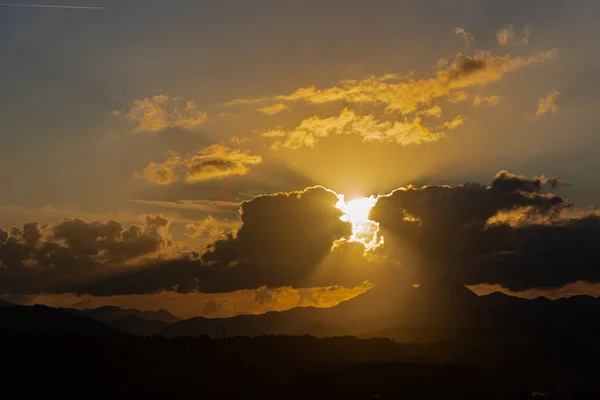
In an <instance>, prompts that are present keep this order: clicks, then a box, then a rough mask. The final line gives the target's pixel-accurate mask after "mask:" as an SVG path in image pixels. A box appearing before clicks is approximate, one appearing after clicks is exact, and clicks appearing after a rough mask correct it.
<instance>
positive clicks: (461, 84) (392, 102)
mask: <svg viewBox="0 0 600 400" xmlns="http://www.w3.org/2000/svg"><path fill="white" fill-rule="evenodd" d="M556 55H557V50H556V49H553V50H549V51H545V52H541V53H538V54H535V55H533V56H530V57H512V56H510V55H506V56H492V55H491V54H490V53H489V52H487V51H479V52H477V53H475V54H474V55H472V56H465V55H462V54H458V55H457V56H456V58H455V60H454V61H453V62H452V63H450V64H449V65H447V66H445V67H444V68H442V69H440V70H438V71H437V72H436V73H435V74H434V75H433V76H430V77H424V78H422V79H415V78H414V77H413V76H412V75H409V76H407V77H403V78H400V77H398V76H396V75H390V74H386V75H383V76H379V77H375V76H372V77H369V78H367V79H364V80H343V81H341V82H340V83H339V85H337V86H333V87H330V88H325V89H317V88H316V87H314V86H309V87H306V88H299V89H298V90H296V91H295V92H293V93H291V94H289V95H279V96H275V97H274V98H273V100H275V101H280V102H288V101H305V102H308V103H311V104H323V103H329V102H335V101H344V102H353V103H370V104H382V105H384V106H386V110H387V111H388V112H401V113H404V114H410V113H414V112H416V111H419V110H421V109H429V108H431V107H433V106H435V105H437V104H435V103H434V102H435V101H436V100H439V99H443V98H445V99H446V100H448V101H451V102H457V101H461V100H464V99H466V98H467V96H468V95H467V93H466V92H465V89H468V88H470V87H474V86H484V85H486V84H488V83H492V82H496V81H499V80H500V79H502V77H503V76H504V74H506V73H507V72H512V71H516V70H519V69H521V68H524V67H526V66H529V65H532V64H534V63H541V62H545V61H550V60H554V59H555V58H556ZM237 101H238V102H239V101H241V100H237Z"/></svg>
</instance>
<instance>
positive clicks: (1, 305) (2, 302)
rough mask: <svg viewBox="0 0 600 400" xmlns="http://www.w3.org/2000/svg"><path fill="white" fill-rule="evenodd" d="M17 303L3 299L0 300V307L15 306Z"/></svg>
mask: <svg viewBox="0 0 600 400" xmlns="http://www.w3.org/2000/svg"><path fill="white" fill-rule="evenodd" d="M17 306H18V304H15V303H11V302H8V301H5V300H0V307H17Z"/></svg>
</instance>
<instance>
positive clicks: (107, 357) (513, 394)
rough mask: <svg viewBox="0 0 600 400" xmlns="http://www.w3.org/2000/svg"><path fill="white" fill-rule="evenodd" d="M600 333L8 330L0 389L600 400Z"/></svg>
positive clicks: (51, 393) (117, 394)
mask: <svg viewBox="0 0 600 400" xmlns="http://www.w3.org/2000/svg"><path fill="white" fill-rule="evenodd" d="M598 333H600V332H596V331H585V332H576V331H555V332H548V334H547V335H545V336H544V337H545V338H546V340H544V341H539V340H526V339H523V336H519V337H518V338H516V339H515V340H511V337H510V334H508V333H507V335H508V336H507V337H506V340H501V341H493V342H490V343H482V342H481V341H478V340H475V339H476V338H471V337H464V338H461V339H460V340H455V341H452V342H441V343H436V344H424V345H408V344H399V343H395V342H393V341H391V340H389V339H368V340H364V339H362V340H361V339H356V338H352V337H337V338H322V339H317V338H313V337H310V336H296V337H292V336H260V337H257V338H252V339H251V338H242V337H237V338H229V339H225V340H216V339H209V338H207V337H198V338H177V339H165V338H162V337H155V338H140V337H134V336H107V337H102V338H100V337H97V336H96V337H89V336H81V335H79V336H72V335H68V336H67V335H64V334H52V335H48V334H46V335H33V334H23V333H21V334H17V333H11V332H8V331H4V332H3V333H1V337H0V339H1V340H2V343H3V346H2V351H1V352H2V356H1V359H2V363H1V364H0V365H1V367H0V368H1V371H0V377H1V379H2V384H3V386H2V391H3V392H4V393H5V394H6V393H13V397H16V398H41V397H42V396H43V397H44V398H47V397H49V398H77V399H82V400H86V399H109V398H110V399H115V398H116V399H137V398H139V399H219V398H252V399H254V398H257V399H286V398H290V399H314V398H323V399H331V398H344V399H346V398H347V399H461V400H467V399H478V400H480V399H502V400H504V399H529V398H544V399H552V398H560V399H598V398H600V380H598V379H597V378H598V376H600V366H599V363H598V359H599V357H600V345H599V344H598V342H597V338H598V337H599V335H598ZM541 393H543V394H544V396H541ZM534 395H535V397H533V396H534Z"/></svg>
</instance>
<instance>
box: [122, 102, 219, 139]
mask: <svg viewBox="0 0 600 400" xmlns="http://www.w3.org/2000/svg"><path fill="white" fill-rule="evenodd" d="M170 102H171V99H169V96H165V95H157V96H153V97H149V98H146V99H141V100H134V101H133V103H132V105H131V107H130V108H129V109H128V110H127V111H126V112H125V113H124V114H125V115H126V116H127V118H128V119H130V120H131V121H135V122H137V124H138V126H137V127H136V128H135V131H136V132H148V131H150V132H158V131H162V130H164V129H167V128H183V129H194V128H196V127H198V126H200V125H202V124H204V123H205V122H206V121H207V120H208V114H207V113H205V112H204V111H202V110H200V108H199V107H198V105H197V104H196V103H195V102H193V101H188V102H187V103H186V104H185V107H184V108H183V109H180V108H176V107H175V108H173V107H170V108H168V107H167V105H168V104H169V103H170ZM113 114H114V115H121V114H122V112H121V111H119V110H117V111H115V112H114V113H113Z"/></svg>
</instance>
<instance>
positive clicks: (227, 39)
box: [0, 0, 600, 317]
mask: <svg viewBox="0 0 600 400" xmlns="http://www.w3.org/2000/svg"><path fill="white" fill-rule="evenodd" d="M25 4H27V5H39V6H48V5H53V6H65V7H62V8H61V7H19V6H18V5H25ZM77 7H80V8H77ZM85 7H90V8H85ZM94 7H95V8H94ZM599 8H600V5H597V4H595V3H594V2H590V1H583V0H576V1H572V0H571V1H566V0H564V1H562V0H530V1H527V2H523V1H517V0H507V1H503V2H498V1H492V0H480V1H475V0H459V1H448V0H427V1H416V0H413V1H408V0H402V1H391V0H387V1H384V0H374V1H370V2H368V3H367V2H364V1H353V0H347V1H343V2H342V1H334V0H332V1H312V0H303V1H297V0H290V1H285V2H282V1H267V0H261V1H253V2H249V1H241V0H226V1H205V0H202V1H198V0H194V1H190V0H178V1H177V2H176V4H174V3H173V2H168V1H165V0H143V1H142V0H126V1H123V0H121V1H116V0H115V1H103V0H95V1H91V0H90V1H84V0H81V1H67V0H65V1H64V2H47V1H38V2H30V1H28V2H21V3H18V2H16V3H13V4H12V5H0V54H1V55H2V56H1V57H0V121H1V123H0V138H1V139H0V140H1V142H0V143H1V145H0V185H1V186H0V187H2V198H1V199H0V229H2V230H0V293H2V294H3V295H4V296H6V297H7V298H9V299H13V300H14V301H20V302H23V303H28V304H29V303H35V302H41V303H44V304H50V305H59V306H74V307H80V308H81V307H94V306H98V305H106V304H114V305H121V306H131V307H136V308H141V309H159V308H167V309H169V310H170V311H172V312H174V313H175V314H177V315H180V316H186V317H188V316H195V315H206V316H230V315H235V314H239V313H260V312H265V311H269V310H283V309H289V308H292V307H296V306H307V305H313V306H321V307H329V306H332V305H335V304H337V303H338V302H340V301H343V300H345V299H348V298H351V297H352V296H356V295H359V294H361V293H363V292H365V291H366V290H369V289H370V288H372V287H377V285H378V282H379V285H382V284H383V283H382V282H390V281H393V282H394V283H395V284H398V286H399V287H404V286H407V285H412V284H422V283H424V282H428V281H431V280H436V279H442V278H443V279H446V278H450V279H452V280H455V281H458V282H460V283H462V284H465V285H469V287H471V288H472V289H473V290H475V291H476V292H478V293H480V294H484V293H488V292H490V291H493V290H501V291H504V292H506V293H512V294H517V295H521V296H526V297H535V296H538V295H546V296H549V297H562V296H570V295H574V294H591V295H598V293H600V287H599V286H597V285H596V282H598V281H599V280H600V274H598V273H597V272H596V270H595V269H594V268H595V266H596V264H597V263H598V261H597V260H598V258H597V257H596V255H598V250H597V249H595V243H597V241H598V239H600V222H599V218H600V217H599V216H598V214H597V213H596V211H595V210H596V204H598V203H600V174H599V173H598V172H600V157H598V149H599V148H600V139H599V138H598V135H597V132H596V127H597V125H598V119H599V118H600V113H598V111H599V110H600V101H599V100H598V99H597V95H596V94H597V93H598V91H599V90H600V79H598V76H597V75H598V74H597V72H598V70H599V68H600V54H599V52H598V50H597V43H596V40H595V38H596V37H598V34H599V33H600V32H598V30H600V28H599V27H598V25H597V23H596V19H595V15H597V12H598V11H600V10H599ZM474 183H479V184H480V185H479V186H478V185H475V184H474ZM411 185H412V186H411ZM341 195H343V196H344V197H343V198H342V197H341ZM365 198H366V199H367V200H359V201H358V202H352V200H356V199H365ZM369 199H370V200H369ZM371 208H372V209H371ZM369 211H370V213H369Z"/></svg>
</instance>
